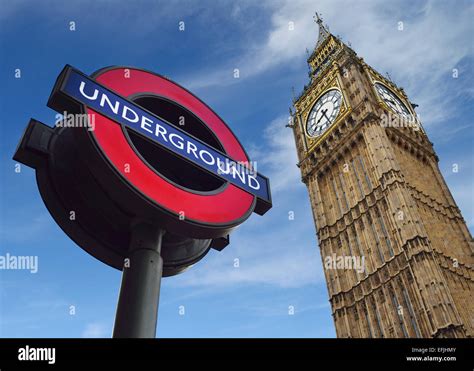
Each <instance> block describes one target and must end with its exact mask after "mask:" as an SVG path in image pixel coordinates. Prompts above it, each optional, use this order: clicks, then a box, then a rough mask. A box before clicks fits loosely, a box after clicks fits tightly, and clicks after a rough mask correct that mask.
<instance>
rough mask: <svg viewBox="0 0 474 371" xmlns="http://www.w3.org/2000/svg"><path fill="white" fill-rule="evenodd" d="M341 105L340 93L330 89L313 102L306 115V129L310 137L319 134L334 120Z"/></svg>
mask: <svg viewBox="0 0 474 371" xmlns="http://www.w3.org/2000/svg"><path fill="white" fill-rule="evenodd" d="M341 105H342V94H341V92H340V91H339V90H337V89H331V90H329V91H327V92H326V93H325V94H324V95H323V96H321V97H320V98H319V99H318V100H317V102H316V103H315V104H314V106H313V109H312V110H311V112H310V114H309V116H308V122H307V124H306V131H307V133H308V135H309V136H310V137H317V136H319V135H321V134H322V133H323V132H324V131H326V129H327V128H328V127H329V126H331V124H332V123H333V122H334V121H335V120H336V118H337V115H338V114H339V111H340V110H341Z"/></svg>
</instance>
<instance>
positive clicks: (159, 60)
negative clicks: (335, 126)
mask: <svg viewBox="0 0 474 371" xmlns="http://www.w3.org/2000/svg"><path fill="white" fill-rule="evenodd" d="M445 3H447V2H443V1H417V2H415V4H413V2H411V1H393V2H390V3H388V2H383V1H367V0H366V1H358V2H357V4H356V5H354V4H353V3H352V2H349V1H306V0H305V1H290V0H288V1H283V0H280V1H278V0H273V1H259V2H250V1H240V2H235V3H232V5H231V3H230V2H226V1H201V2H196V1H163V2H161V1H134V2H133V3H132V2H127V1H89V0H84V1H69V2H63V1H37V2H33V1H21V0H17V1H12V2H6V1H4V2H3V3H2V6H1V7H0V74H1V75H0V76H1V77H0V78H1V84H0V91H1V101H0V113H1V115H0V120H1V123H0V130H1V132H0V143H1V148H0V156H1V161H0V177H1V178H0V187H1V188H0V191H1V193H0V218H1V219H0V249H1V254H2V255H3V254H6V253H7V252H8V253H10V254H14V255H37V256H38V258H39V270H38V272H37V273H36V274H32V273H30V272H28V271H24V270H23V271H22V270H10V271H8V270H1V271H0V283H1V284H0V294H1V296H0V321H1V322H0V336H2V337H108V336H110V334H111V331H112V325H113V318H114V313H115V307H116V302H117V296H118V290H119V286H120V278H121V274H120V272H119V271H116V270H114V269H112V268H110V267H108V266H105V265H104V264H102V263H100V262H98V261H96V260H95V259H94V258H92V257H91V256H89V255H88V254H87V253H85V252H84V251H82V250H81V249H80V248H78V247H77V246H76V245H74V243H73V242H71V241H70V240H69V239H68V238H67V237H66V235H64V234H63V232H62V231H61V230H60V229H59V227H58V226H56V224H55V223H54V222H53V220H52V218H51V217H50V215H49V214H48V212H47V210H46V208H45V206H44V204H43V202H42V200H41V197H40V196H39V193H38V190H37V186H36V182H35V177H34V171H33V170H31V169H29V168H26V167H24V166H23V167H22V171H21V173H15V171H14V166H15V163H14V161H12V160H11V157H12V154H13V152H14V150H15V146H16V145H17V143H18V141H19V138H20V137H21V134H22V132H23V130H24V128H25V126H26V124H27V122H28V120H29V118H30V117H35V118H36V119H39V120H40V121H43V122H45V123H48V124H50V125H52V124H53V122H54V119H55V112H53V111H52V110H50V109H49V108H47V107H46V101H47V99H48V97H49V94H50V92H51V89H52V87H53V84H54V81H55V79H56V77H57V75H58V74H59V72H60V71H61V69H62V67H63V66H64V65H65V64H71V65H73V66H75V67H77V68H79V69H80V70H82V71H83V72H85V73H92V72H94V71H95V70H97V69H99V68H101V67H104V66H109V65H132V66H137V67H141V68H145V69H149V70H153V71H156V72H157V73H160V74H163V75H166V76H168V77H170V78H171V79H173V80H175V81H177V82H178V83H180V84H182V85H184V86H185V87H187V88H189V89H190V90H191V91H193V92H194V93H195V94H197V95H198V96H199V97H200V98H201V99H203V100H204V101H205V102H206V103H208V104H209V105H210V106H211V107H212V108H213V109H214V110H215V111H216V112H217V113H218V114H219V115H220V116H221V117H223V118H224V120H226V121H227V123H228V124H229V125H230V126H231V128H232V129H233V131H234V133H235V134H236V135H237V136H238V137H239V139H240V140H241V142H242V143H243V145H244V146H245V148H246V149H247V150H248V152H249V154H250V155H251V158H252V160H256V161H257V162H258V168H259V171H260V172H262V173H263V174H265V175H267V176H269V177H270V179H271V181H272V190H273V198H274V207H273V209H272V210H271V211H270V212H268V213H267V214H266V215H265V216H264V217H259V216H258V215H253V216H252V217H251V218H250V219H249V220H248V221H247V222H246V223H244V224H243V225H242V226H241V227H239V228H238V229H237V230H236V231H235V232H234V233H233V235H232V243H231V245H230V246H228V247H227V248H226V249H225V250H223V251H222V252H216V251H211V252H210V253H209V254H208V255H207V256H206V257H205V259H203V260H202V261H201V262H199V263H198V264H197V265H196V266H194V267H192V268H191V269H190V270H189V271H187V272H185V273H183V274H181V275H179V276H175V277H171V278H165V279H164V280H163V281H162V292H161V300H160V310H159V325H158V332H157V334H158V336H159V337H334V336H335V331H334V326H333V322H332V318H331V312H330V308H329V304H328V295H327V289H326V284H325V282H324V274H323V271H322V266H321V259H320V256H319V252H318V248H317V242H316V236H315V231H314V226H313V222H312V216H311V210H310V207H309V200H308V196H307V192H306V189H305V188H304V185H303V184H302V183H301V181H300V177H299V173H298V169H297V168H296V166H295V164H296V162H297V160H296V154H295V148H294V143H293V136H292V133H291V131H290V130H289V129H287V128H285V127H284V125H285V124H286V123H287V116H288V107H289V106H290V104H291V96H292V93H291V92H292V87H293V86H294V87H295V90H296V92H297V93H298V92H299V91H301V89H302V86H303V85H304V84H305V83H306V82H307V66H306V63H305V60H306V54H305V49H306V48H308V49H310V50H312V48H313V46H314V44H315V43H316V38H317V28H316V25H315V24H314V23H313V21H312V15H313V12H314V11H316V10H317V11H319V12H321V13H322V14H323V18H324V21H325V22H326V23H328V24H329V28H330V31H331V32H333V33H334V34H338V35H340V36H341V38H342V39H343V40H344V41H345V42H350V43H351V45H352V47H353V48H354V49H355V51H356V52H357V53H358V54H359V55H360V56H362V57H363V58H364V59H365V60H366V61H367V62H368V63H369V64H370V65H372V66H373V67H374V68H376V69H377V70H379V71H380V72H383V73H384V72H389V73H390V76H391V78H392V79H393V80H394V81H395V82H396V83H397V84H398V85H400V86H403V87H404V89H405V91H406V93H407V94H408V96H409V97H410V99H411V100H412V101H413V102H415V103H417V104H419V105H420V107H419V108H417V112H418V114H419V116H420V117H421V120H422V123H423V125H424V127H425V129H426V131H427V132H428V135H429V137H430V139H431V141H432V142H433V143H434V145H435V150H436V151H437V153H438V155H439V157H440V168H441V170H442V172H443V174H444V176H445V178H446V181H447V183H448V185H449V186H450V189H451V191H452V193H453V196H454V198H455V200H456V201H457V203H458V205H459V207H460V208H461V211H462V213H463V215H464V217H465V219H466V222H467V224H468V226H469V228H470V229H471V230H472V227H473V226H474V207H473V202H472V188H473V183H474V168H473V159H474V158H473V156H474V152H473V149H472V147H473V146H472V143H473V139H474V133H473V125H472V117H473V107H474V105H473V95H474V90H473V86H474V84H473V82H474V81H473V75H472V67H473V38H472V35H473V34H474V32H473V31H474V29H473V26H472V22H471V20H472V19H473V16H474V14H473V13H474V10H473V3H472V1H456V2H454V3H447V4H445ZM71 21H73V22H75V24H76V31H70V30H69V22H71ZM180 21H184V22H185V31H184V32H181V31H179V28H178V25H179V22H180ZM289 22H294V29H293V30H289V27H288V25H289ZM399 22H403V30H399ZM17 68H19V69H21V74H22V75H21V78H20V79H17V78H15V76H14V71H15V69H17ZM235 68H238V69H239V71H240V77H239V78H238V79H236V78H234V69H235ZM453 69H457V71H458V77H457V78H453ZM453 164H457V165H458V172H453V170H452V169H453ZM289 212H293V213H294V216H295V217H294V220H289V218H288V215H289ZM235 259H239V267H238V268H236V267H234V263H235ZM71 306H74V307H75V314H74V315H71V314H70V307H71ZM290 307H293V308H294V314H293V315H290V314H289V308H290ZM180 309H181V312H182V309H184V315H180Z"/></svg>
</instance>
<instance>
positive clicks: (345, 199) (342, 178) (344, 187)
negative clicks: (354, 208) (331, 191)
mask: <svg viewBox="0 0 474 371" xmlns="http://www.w3.org/2000/svg"><path fill="white" fill-rule="evenodd" d="M339 180H340V182H341V189H342V197H343V198H344V202H345V203H346V210H349V202H347V197H346V184H345V183H344V176H343V175H342V174H341V173H339Z"/></svg>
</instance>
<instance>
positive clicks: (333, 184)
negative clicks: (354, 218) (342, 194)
mask: <svg viewBox="0 0 474 371" xmlns="http://www.w3.org/2000/svg"><path fill="white" fill-rule="evenodd" d="M331 184H332V189H333V191H334V194H335V195H336V200H337V206H338V208H339V213H340V214H341V215H342V207H341V200H340V199H339V194H338V193H337V188H336V182H335V180H334V178H331Z"/></svg>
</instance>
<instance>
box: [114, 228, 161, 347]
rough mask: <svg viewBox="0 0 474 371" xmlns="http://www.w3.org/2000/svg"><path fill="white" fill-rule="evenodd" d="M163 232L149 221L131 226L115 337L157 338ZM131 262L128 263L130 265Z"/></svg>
mask: <svg viewBox="0 0 474 371" xmlns="http://www.w3.org/2000/svg"><path fill="white" fill-rule="evenodd" d="M163 235H164V230H162V229H160V228H157V227H156V226H153V225H152V224H149V223H147V222H138V223H136V224H135V225H133V226H132V233H131V241H130V250H129V256H128V258H129V261H128V262H126V264H125V265H124V269H123V274H122V285H121V287H120V295H119V300H118V304H117V313H116V316H115V325H114V331H113V337H114V338H154V337H155V335H156V323H157V317H158V302H159V297H160V284H161V276H162V274H163V259H162V258H161V255H160V252H161V242H162V239H163ZM127 263H128V264H127Z"/></svg>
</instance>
